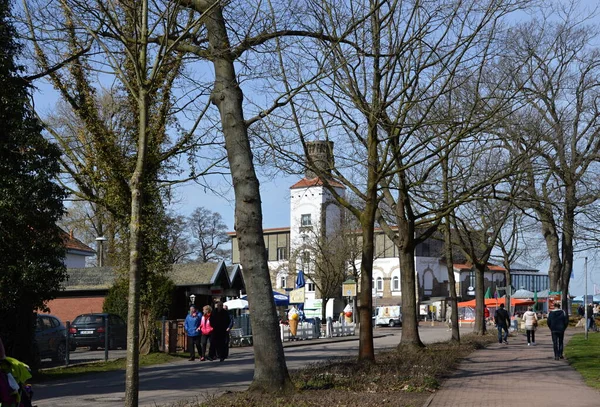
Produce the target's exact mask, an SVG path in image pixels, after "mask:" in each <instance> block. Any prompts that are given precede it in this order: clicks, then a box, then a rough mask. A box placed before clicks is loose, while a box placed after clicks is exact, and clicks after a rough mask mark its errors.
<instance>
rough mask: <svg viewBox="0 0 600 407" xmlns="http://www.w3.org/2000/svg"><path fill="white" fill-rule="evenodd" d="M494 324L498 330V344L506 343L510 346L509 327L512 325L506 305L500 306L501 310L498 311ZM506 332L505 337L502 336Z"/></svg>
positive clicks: (495, 314)
mask: <svg viewBox="0 0 600 407" xmlns="http://www.w3.org/2000/svg"><path fill="white" fill-rule="evenodd" d="M494 322H495V323H496V328H498V343H502V342H504V343H505V344H506V345H508V326H509V325H510V315H508V311H507V310H505V309H504V304H500V308H498V309H496V312H495V313H494ZM502 331H504V337H503V336H502Z"/></svg>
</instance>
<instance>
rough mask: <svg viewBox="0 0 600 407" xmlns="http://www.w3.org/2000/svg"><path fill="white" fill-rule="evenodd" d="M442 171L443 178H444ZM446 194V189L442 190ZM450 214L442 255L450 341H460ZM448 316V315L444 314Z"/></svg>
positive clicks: (447, 220) (447, 217)
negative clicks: (449, 323)
mask: <svg viewBox="0 0 600 407" xmlns="http://www.w3.org/2000/svg"><path fill="white" fill-rule="evenodd" d="M446 175H447V174H446V173H445V172H444V178H445V179H446ZM444 195H446V190H444ZM450 216H451V215H446V217H445V219H446V222H445V223H446V226H445V228H444V251H445V253H444V257H445V258H446V268H447V269H448V286H449V287H448V289H449V291H450V307H451V308H452V312H451V314H450V322H451V325H452V341H454V342H460V330H459V329H458V296H457V295H456V279H455V278H454V256H453V254H452V227H451V222H450ZM446 318H448V316H446Z"/></svg>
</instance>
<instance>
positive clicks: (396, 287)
mask: <svg viewBox="0 0 600 407" xmlns="http://www.w3.org/2000/svg"><path fill="white" fill-rule="evenodd" d="M392 290H394V291H400V278H398V276H394V278H392Z"/></svg>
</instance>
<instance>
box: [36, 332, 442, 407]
mask: <svg viewBox="0 0 600 407" xmlns="http://www.w3.org/2000/svg"><path fill="white" fill-rule="evenodd" d="M401 332H402V330H401V329H399V328H378V329H377V330H376V331H375V334H376V335H385V336H381V337H378V338H376V339H375V348H376V349H377V350H382V349H386V348H392V347H394V346H396V345H397V344H398V343H399V341H400V335H401ZM420 333H421V339H422V340H423V341H424V342H425V343H432V342H437V341H441V340H447V339H449V337H450V333H449V332H448V331H447V330H446V329H445V328H444V327H422V328H421V329H420ZM310 342H313V341H307V342H306V343H307V344H306V345H304V346H293V347H292V346H290V347H286V348H285V356H286V362H287V365H288V369H290V370H294V369H298V368H301V367H303V366H306V365H308V364H312V363H315V362H320V361H326V360H328V359H331V358H337V357H345V356H355V355H356V354H357V351H358V340H357V339H356V340H350V341H344V342H328V343H323V342H319V343H318V342H317V341H314V344H309V343H310ZM253 371H254V355H253V349H252V348H251V347H243V348H232V349H231V352H230V358H229V359H227V360H226V361H225V362H222V363H220V362H216V361H215V362H208V361H206V362H199V361H198V360H196V361H195V362H189V361H187V360H184V361H177V362H175V363H169V364H163V365H158V366H150V367H147V368H143V369H141V370H140V397H139V405H140V406H157V405H165V404H170V403H175V402H177V401H180V400H184V399H187V400H194V399H199V400H204V398H205V397H207V396H211V395H214V394H219V393H222V392H224V391H228V390H229V391H239V390H244V389H246V388H247V387H248V385H249V384H250V382H251V380H252V376H253ZM124 387H125V385H124V372H122V371H119V372H106V373H98V374H93V375H84V376H81V378H70V379H65V380H61V381H52V382H48V383H42V384H37V385H35V386H34V391H35V395H34V402H35V404H37V405H38V406H39V407H50V406H60V407H69V406H82V405H86V404H91V405H93V406H94V407H105V406H119V405H122V404H123V399H124Z"/></svg>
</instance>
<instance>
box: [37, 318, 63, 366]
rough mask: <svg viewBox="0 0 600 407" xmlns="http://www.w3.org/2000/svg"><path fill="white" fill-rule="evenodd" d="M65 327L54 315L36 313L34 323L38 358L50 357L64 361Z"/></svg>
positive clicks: (56, 360) (55, 360) (57, 360)
mask: <svg viewBox="0 0 600 407" xmlns="http://www.w3.org/2000/svg"><path fill="white" fill-rule="evenodd" d="M66 341H67V329H66V328H65V326H64V325H63V323H62V322H60V319H58V318H56V317H55V316H54V315H47V314H43V315H41V314H40V315H38V316H37V322H36V325H35V342H36V345H37V350H38V353H39V357H40V359H46V358H52V360H53V361H54V362H64V361H65V356H66V354H67V345H66Z"/></svg>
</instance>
